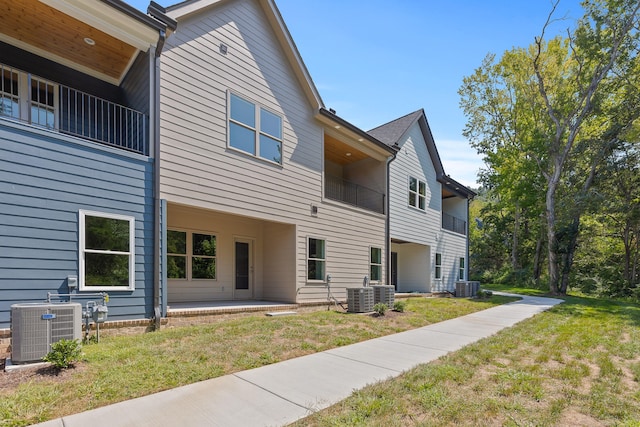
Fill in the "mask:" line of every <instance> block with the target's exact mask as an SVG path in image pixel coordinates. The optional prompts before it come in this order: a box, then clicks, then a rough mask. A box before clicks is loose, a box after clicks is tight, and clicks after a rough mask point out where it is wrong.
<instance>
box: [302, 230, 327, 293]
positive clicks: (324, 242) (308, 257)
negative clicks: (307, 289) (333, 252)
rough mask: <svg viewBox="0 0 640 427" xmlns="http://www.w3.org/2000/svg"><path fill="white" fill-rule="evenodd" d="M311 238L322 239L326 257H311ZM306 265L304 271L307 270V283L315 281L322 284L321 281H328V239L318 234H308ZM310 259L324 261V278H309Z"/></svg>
mask: <svg viewBox="0 0 640 427" xmlns="http://www.w3.org/2000/svg"><path fill="white" fill-rule="evenodd" d="M311 239H313V240H320V241H322V242H323V244H324V254H323V255H324V258H311V257H310V256H309V247H310V243H311ZM305 259H306V261H305V265H304V271H305V277H306V281H307V283H315V284H321V283H325V281H326V277H327V239H325V238H323V237H316V236H307V244H306V254H305ZM309 261H315V262H322V263H323V266H324V268H323V270H324V271H323V277H322V279H310V278H309Z"/></svg>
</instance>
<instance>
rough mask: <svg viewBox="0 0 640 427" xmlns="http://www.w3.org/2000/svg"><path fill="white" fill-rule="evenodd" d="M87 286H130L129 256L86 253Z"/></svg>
mask: <svg viewBox="0 0 640 427" xmlns="http://www.w3.org/2000/svg"><path fill="white" fill-rule="evenodd" d="M84 265H85V267H84V268H85V273H84V274H85V286H129V256H128V255H115V254H94V253H85V264H84Z"/></svg>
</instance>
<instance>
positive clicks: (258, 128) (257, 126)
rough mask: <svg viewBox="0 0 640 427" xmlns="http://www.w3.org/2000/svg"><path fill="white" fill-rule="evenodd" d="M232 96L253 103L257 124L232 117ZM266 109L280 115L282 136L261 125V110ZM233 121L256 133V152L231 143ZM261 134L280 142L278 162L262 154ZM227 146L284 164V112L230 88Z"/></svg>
mask: <svg viewBox="0 0 640 427" xmlns="http://www.w3.org/2000/svg"><path fill="white" fill-rule="evenodd" d="M232 96H235V97H237V98H239V99H241V100H242V101H245V102H248V103H250V104H252V105H253V113H254V122H255V126H254V127H252V126H250V125H249V124H247V123H243V122H241V121H238V120H235V119H233V118H231V98H232ZM262 111H265V112H267V113H269V114H273V115H274V116H276V117H278V118H279V119H280V137H277V136H275V135H272V134H270V133H267V132H266V131H264V130H263V129H262V126H261V114H260V113H261V112H262ZM231 123H233V124H235V125H237V126H240V127H243V128H245V129H248V130H250V131H251V132H253V135H254V141H253V144H254V145H253V148H254V152H255V153H251V152H248V151H245V150H242V149H240V148H238V147H234V146H233V145H231ZM261 136H265V137H267V138H270V139H272V140H274V141H277V142H279V143H280V161H279V162H276V161H274V160H272V159H268V158H266V157H262V156H261V155H260V137H261ZM227 148H229V149H230V150H234V151H238V152H240V153H244V154H246V155H248V156H251V157H255V158H256V159H260V160H262V161H265V162H269V163H273V164H276V165H280V166H282V164H283V158H284V118H283V117H282V114H279V113H277V112H275V111H273V110H270V109H269V108H266V107H265V106H263V105H261V104H260V103H258V102H255V101H253V100H251V99H248V98H246V97H245V96H243V95H239V94H238V93H235V92H233V91H230V90H228V91H227Z"/></svg>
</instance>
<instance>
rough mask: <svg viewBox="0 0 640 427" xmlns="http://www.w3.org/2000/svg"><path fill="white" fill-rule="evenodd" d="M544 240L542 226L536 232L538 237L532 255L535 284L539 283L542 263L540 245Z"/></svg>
mask: <svg viewBox="0 0 640 427" xmlns="http://www.w3.org/2000/svg"><path fill="white" fill-rule="evenodd" d="M543 242H544V228H541V229H540V233H538V239H537V241H536V252H535V254H534V256H533V280H534V281H535V282H536V285H538V284H540V272H541V270H542V269H541V268H540V267H541V265H542V245H543Z"/></svg>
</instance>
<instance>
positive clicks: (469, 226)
mask: <svg viewBox="0 0 640 427" xmlns="http://www.w3.org/2000/svg"><path fill="white" fill-rule="evenodd" d="M471 200H473V198H471V199H470V198H468V197H467V265H466V267H467V271H466V272H465V277H466V279H467V282H468V281H470V280H471V278H470V277H469V271H470V270H471V269H470V264H471V258H469V241H470V240H471V236H470V235H469V232H470V230H471V223H470V222H469V219H470V216H469V205H471Z"/></svg>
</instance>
